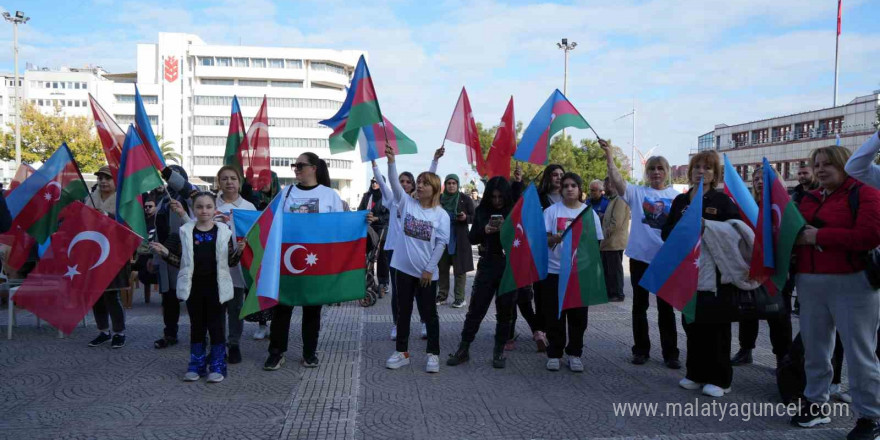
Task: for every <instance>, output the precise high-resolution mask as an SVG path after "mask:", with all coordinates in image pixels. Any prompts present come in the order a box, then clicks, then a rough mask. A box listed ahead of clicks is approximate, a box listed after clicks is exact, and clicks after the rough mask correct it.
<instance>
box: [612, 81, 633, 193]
mask: <svg viewBox="0 0 880 440" xmlns="http://www.w3.org/2000/svg"><path fill="white" fill-rule="evenodd" d="M627 116H632V118H633V120H632V149H631V150H630V159H629V160H630V167H631V168H630V177H632V178H635V175H636V99H635V98H633V108H632V111H631V112H629V113H627V114H625V115H623V116H621V117H619V118H617V119H615V121H616V120H618V119H623V118H625V117H627Z"/></svg>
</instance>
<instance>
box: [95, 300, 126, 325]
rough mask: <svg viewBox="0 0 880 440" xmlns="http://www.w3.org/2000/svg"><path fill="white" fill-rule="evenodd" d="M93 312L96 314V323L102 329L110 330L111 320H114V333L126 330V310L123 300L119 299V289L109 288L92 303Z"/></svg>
mask: <svg viewBox="0 0 880 440" xmlns="http://www.w3.org/2000/svg"><path fill="white" fill-rule="evenodd" d="M92 313H93V314H94V315H95V324H96V325H97V326H98V330H100V331H109V330H110V322H111V321H112V322H113V333H123V332H125V311H124V310H123V309H122V301H120V300H119V291H118V290H107V291H105V292H104V293H103V294H101V297H100V298H98V300H97V301H95V304H94V305H92Z"/></svg>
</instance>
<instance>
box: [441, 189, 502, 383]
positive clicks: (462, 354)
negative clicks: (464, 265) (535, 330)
mask: <svg viewBox="0 0 880 440" xmlns="http://www.w3.org/2000/svg"><path fill="white" fill-rule="evenodd" d="M512 207H513V197H512V196H511V191H510V185H509V184H508V183H507V180H506V179H505V178H503V177H500V176H498V177H493V178H492V179H490V180H489V182H487V183H486V190H485V192H484V193H483V202H482V203H480V206H479V207H477V210H476V214H475V215H474V223H473V226H471V230H470V233H469V234H468V238H469V239H470V242H471V244H479V245H481V248H482V251H481V252H480V261H479V262H478V263H477V275H476V277H475V278H474V286H473V290H472V292H471V304H470V307H469V308H468V312H467V315H466V316H465V320H464V327H463V328H462V330H461V344H460V345H459V346H458V350H457V351H456V352H455V353H453V354H451V355H449V359H448V360H447V361H446V365H450V366H455V365H459V364H461V363H463V362H466V361H467V360H468V359H469V358H470V355H469V349H470V345H471V343H472V342H473V341H474V337H475V336H476V334H477V331H478V330H479V329H480V323H481V322H482V321H483V318H484V317H485V316H486V312H487V311H488V310H489V304H490V303H491V302H492V299H493V298H495V313H496V318H497V324H496V325H495V348H494V350H493V351H492V366H493V367H495V368H504V366H505V364H506V361H507V360H506V359H505V358H504V343H505V342H506V341H507V339H508V337H509V335H510V326H511V324H512V323H513V312H514V309H515V308H516V295H517V291H515V290H514V291H513V292H498V287H499V285H500V283H501V276H502V275H503V274H504V267H505V264H506V260H505V257H504V249H503V248H502V247H501V234H500V232H501V222H502V221H503V218H504V217H506V216H507V215H508V214H510V210H511V208H512ZM493 218H494V220H493ZM498 293H503V294H502V295H498Z"/></svg>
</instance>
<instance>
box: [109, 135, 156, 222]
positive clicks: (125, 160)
mask: <svg viewBox="0 0 880 440" xmlns="http://www.w3.org/2000/svg"><path fill="white" fill-rule="evenodd" d="M149 151H150V150H149V148H148V147H147V146H146V145H144V143H143V142H142V141H141V138H140V137H139V136H138V134H137V132H136V131H135V128H134V126H133V125H129V126H128V133H126V135H125V144H124V145H123V146H122V159H121V160H120V162H119V175H118V176H116V182H117V183H116V191H117V194H116V220H117V221H118V222H119V223H123V224H127V225H128V227H129V228H131V230H132V231H134V232H135V233H136V234H138V235H140V236H141V238H145V237H147V235H148V233H147V222H146V220H145V219H144V204H143V200H141V194H143V193H145V192H149V191H151V190H153V189H155V188H158V187H160V186H162V185H163V182H162V178H161V177H159V172H158V170H157V169H156V167H155V165H154V164H153V162H152V161H151V160H150V153H149Z"/></svg>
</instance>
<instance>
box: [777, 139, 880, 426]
mask: <svg viewBox="0 0 880 440" xmlns="http://www.w3.org/2000/svg"><path fill="white" fill-rule="evenodd" d="M849 158H850V153H849V150H847V149H845V148H843V147H838V146H830V147H823V148H818V149H816V150H813V152H812V153H811V154H810V162H811V163H812V164H813V170H814V172H815V175H816V179H817V180H818V181H819V189H817V190H814V191H810V192H808V193H807V194H806V195H805V196H804V198H803V199H802V200H801V203H800V205H799V207H798V208H799V209H800V212H801V214H803V216H804V218H805V219H806V221H807V226H806V227H805V228H804V230H803V232H801V234H800V236H799V237H798V241H797V246H796V252H797V269H798V275H797V281H796V282H797V291H798V295H799V298H800V310H801V311H800V323H801V333H802V335H803V340H804V352H805V353H804V369H805V373H806V379H807V385H806V388H805V390H804V397H806V400H807V402H805V404H804V406H803V407H802V408H801V411H800V413H799V414H798V415H796V416H794V417H793V418H792V420H791V422H792V423H793V424H795V425H797V426H801V427H804V428H808V427H812V426H816V425H819V424H824V423H829V422H830V421H831V419H830V418H829V417H828V416H827V415H825V414H827V413H823V412H822V411H821V406H822V404H825V403H827V402H828V397H829V396H828V391H829V386H830V385H831V377H832V367H831V356H832V350H833V348H834V331H835V329H836V330H837V331H838V332H839V333H840V339H841V341H842V342H843V347H844V353H845V356H846V362H847V365H848V368H847V373H848V375H849V384H850V393H851V394H852V397H853V407H854V408H855V410H856V412H857V413H858V414H859V419H858V421H857V422H856V426H855V428H854V429H853V430H852V431H851V432H850V434H849V436H848V437H847V438H849V439H874V438H877V437H878V436H880V426H878V419H880V363H878V360H877V355H876V353H875V352H874V350H875V349H876V346H877V328H878V326H880V294H878V291H877V290H876V289H874V288H873V287H871V284H870V283H869V282H868V279H867V277H866V274H865V269H866V267H867V262H866V253H867V251H869V250H871V249H874V248H875V247H877V246H878V245H880V192H878V191H877V190H876V189H874V188H871V187H869V186H866V185H864V184H862V183H861V182H858V181H856V180H855V179H853V178H852V177H850V176H849V175H848V174H847V172H846V170H845V168H844V167H845V165H846V162H847V160H848V159H849ZM855 201H858V207H857V210H858V212H857V213H856V212H854V211H855V210H856V207H855V206H853V204H854V202H855Z"/></svg>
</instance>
